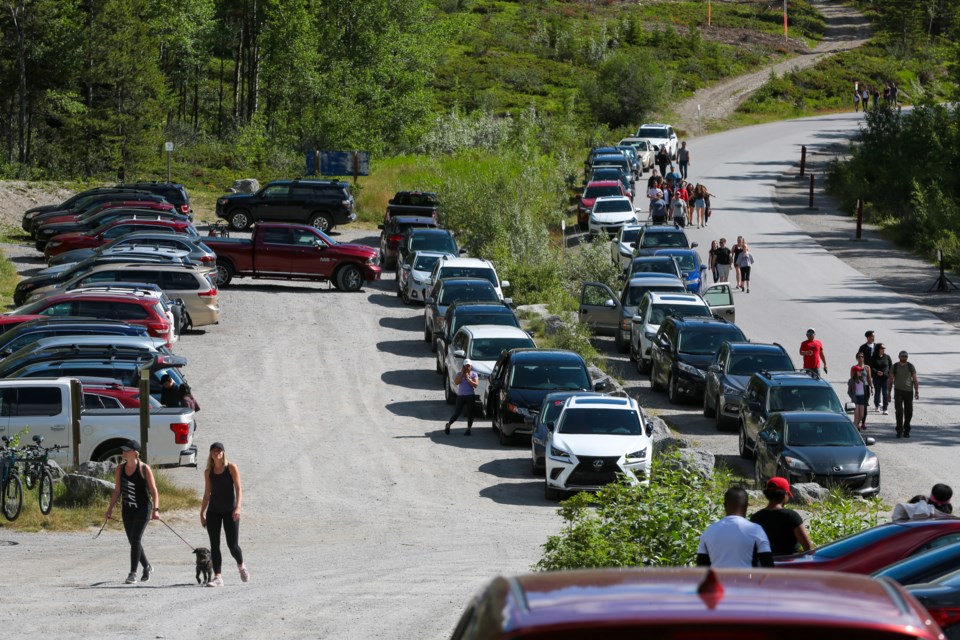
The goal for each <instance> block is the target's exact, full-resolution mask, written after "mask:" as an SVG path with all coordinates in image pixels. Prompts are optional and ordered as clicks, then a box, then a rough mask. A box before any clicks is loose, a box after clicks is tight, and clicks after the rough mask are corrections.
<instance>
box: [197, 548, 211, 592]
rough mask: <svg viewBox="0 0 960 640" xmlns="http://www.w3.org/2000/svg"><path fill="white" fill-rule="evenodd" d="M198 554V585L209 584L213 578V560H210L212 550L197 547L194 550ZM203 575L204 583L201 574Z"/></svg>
mask: <svg viewBox="0 0 960 640" xmlns="http://www.w3.org/2000/svg"><path fill="white" fill-rule="evenodd" d="M193 552H194V553H195V554H197V584H207V583H208V582H210V579H211V578H213V560H211V559H210V549H207V548H206V547H197V548H196V549H194V550H193ZM201 573H202V574H203V581H202V582H201V581H200V574H201Z"/></svg>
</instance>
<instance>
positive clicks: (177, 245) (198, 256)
mask: <svg viewBox="0 0 960 640" xmlns="http://www.w3.org/2000/svg"><path fill="white" fill-rule="evenodd" d="M149 247H157V248H161V249H173V250H175V251H186V252H187V255H186V256H185V257H184V260H185V261H186V262H189V263H191V264H199V265H206V266H209V267H213V266H214V265H215V264H216V262H217V254H215V253H214V252H213V250H212V249H210V247H208V246H207V245H205V244H204V243H203V238H200V237H197V236H189V235H186V234H182V233H169V232H166V233H164V232H157V231H135V232H133V233H128V234H126V235H124V236H122V237H119V238H115V239H113V240H111V241H110V242H107V243H106V244H102V245H100V246H99V247H97V248H95V249H74V250H73V251H65V252H64V253H61V254H60V255H58V256H56V257H53V258H50V259H49V260H47V264H48V265H50V266H53V265H58V264H68V263H71V262H80V261H81V260H86V259H87V258H89V257H91V256H95V255H96V256H110V255H117V254H120V253H123V252H124V251H127V252H131V251H132V252H134V253H143V252H144V251H145V250H146V249H147V248H149Z"/></svg>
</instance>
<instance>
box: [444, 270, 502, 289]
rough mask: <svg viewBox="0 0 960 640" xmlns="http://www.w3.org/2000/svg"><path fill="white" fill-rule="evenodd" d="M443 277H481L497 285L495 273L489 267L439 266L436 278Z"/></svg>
mask: <svg viewBox="0 0 960 640" xmlns="http://www.w3.org/2000/svg"><path fill="white" fill-rule="evenodd" d="M444 278H483V279H484V280H487V281H488V282H490V284H492V285H494V286H496V285H497V274H496V273H495V272H494V270H493V269H491V268H489V267H440V271H439V273H438V274H437V280H442V279H444Z"/></svg>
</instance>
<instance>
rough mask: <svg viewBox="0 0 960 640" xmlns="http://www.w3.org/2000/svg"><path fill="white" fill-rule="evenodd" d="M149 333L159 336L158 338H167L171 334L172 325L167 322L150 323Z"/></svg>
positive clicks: (148, 324)
mask: <svg viewBox="0 0 960 640" xmlns="http://www.w3.org/2000/svg"><path fill="white" fill-rule="evenodd" d="M147 331H149V332H150V333H153V334H155V335H157V337H166V335H167V334H168V333H170V325H169V324H167V323H166V322H148V323H147Z"/></svg>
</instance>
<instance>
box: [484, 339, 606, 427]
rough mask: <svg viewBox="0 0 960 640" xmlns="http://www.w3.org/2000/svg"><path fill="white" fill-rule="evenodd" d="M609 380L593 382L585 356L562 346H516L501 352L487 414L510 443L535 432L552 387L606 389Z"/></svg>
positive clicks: (489, 388)
mask: <svg viewBox="0 0 960 640" xmlns="http://www.w3.org/2000/svg"><path fill="white" fill-rule="evenodd" d="M606 388H607V383H606V381H600V382H597V383H595V384H594V383H591V380H590V372H589V371H588V370H587V363H586V362H584V360H583V357H581V356H580V354H578V353H574V352H573V351H562V350H559V349H512V350H510V351H508V352H506V353H503V354H501V355H500V358H499V359H498V360H497V363H496V364H495V365H494V367H493V371H492V372H491V374H490V382H489V385H488V386H487V390H486V392H485V394H484V397H483V406H484V409H485V411H486V414H487V415H488V416H490V417H491V418H492V420H493V428H494V430H495V431H496V432H497V433H498V434H499V436H500V444H504V445H505V444H508V443H509V442H510V441H511V440H512V439H513V438H514V437H516V436H529V435H531V434H532V433H533V421H534V419H535V418H536V416H537V412H539V411H540V405H541V404H542V403H543V398H544V397H545V396H546V395H547V394H548V393H550V392H552V391H603V390H604V389H606Z"/></svg>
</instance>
